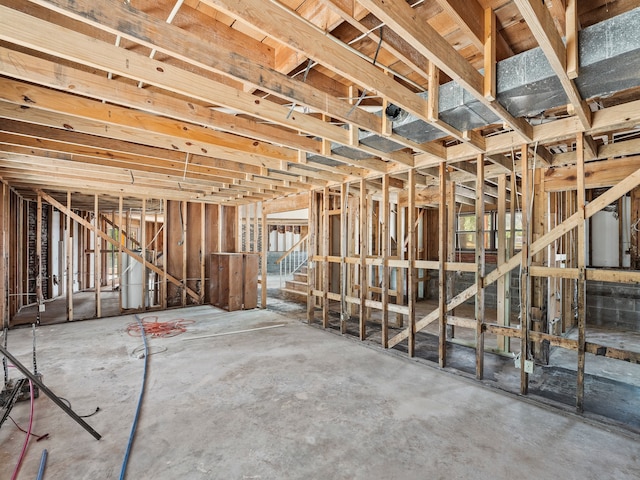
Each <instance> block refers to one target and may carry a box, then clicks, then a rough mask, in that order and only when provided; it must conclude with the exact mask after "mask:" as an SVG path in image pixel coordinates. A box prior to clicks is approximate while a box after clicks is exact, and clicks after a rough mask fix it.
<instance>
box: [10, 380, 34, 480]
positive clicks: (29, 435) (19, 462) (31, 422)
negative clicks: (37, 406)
mask: <svg viewBox="0 0 640 480" xmlns="http://www.w3.org/2000/svg"><path fill="white" fill-rule="evenodd" d="M29 390H30V391H31V413H30V414H29V428H27V436H26V438H25V439H24V445H23V446H22V452H20V458H18V463H16V467H15V469H14V470H13V475H11V480H16V479H17V478H18V472H19V471H20V467H21V466H22V461H23V460H24V457H25V454H26V453H27V446H28V445H29V439H30V438H31V427H33V405H34V403H35V402H34V400H35V397H34V395H33V382H32V381H31V379H29Z"/></svg>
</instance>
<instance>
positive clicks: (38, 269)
mask: <svg viewBox="0 0 640 480" xmlns="http://www.w3.org/2000/svg"><path fill="white" fill-rule="evenodd" d="M96 221H97V218H96ZM43 300H44V299H43V298H42V197H41V196H40V195H38V202H37V207H36V302H37V303H38V310H40V308H41V307H40V305H43V306H44V301H43ZM39 316H40V313H38V317H39Z"/></svg>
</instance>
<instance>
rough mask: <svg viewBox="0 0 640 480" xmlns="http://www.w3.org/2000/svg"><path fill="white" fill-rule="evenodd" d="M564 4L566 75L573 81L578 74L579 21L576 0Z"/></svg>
mask: <svg viewBox="0 0 640 480" xmlns="http://www.w3.org/2000/svg"><path fill="white" fill-rule="evenodd" d="M566 2H567V7H566V10H565V12H566V48H567V75H568V76H569V78H570V79H575V78H577V77H578V75H579V74H580V59H579V54H580V50H579V47H578V31H579V29H580V25H579V23H580V21H579V19H578V0H566ZM554 3H556V2H554Z"/></svg>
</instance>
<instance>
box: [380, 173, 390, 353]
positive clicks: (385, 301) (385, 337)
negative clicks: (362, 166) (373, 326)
mask: <svg viewBox="0 0 640 480" xmlns="http://www.w3.org/2000/svg"><path fill="white" fill-rule="evenodd" d="M381 206H382V212H381V221H382V229H381V235H382V251H381V252H380V253H381V255H382V258H383V262H384V263H383V265H382V292H381V294H382V330H381V332H380V341H381V343H382V348H387V346H388V344H389V283H390V281H391V275H390V272H389V257H390V256H391V235H390V224H389V223H390V218H391V214H390V210H391V208H390V207H391V204H390V203H389V175H388V174H385V175H383V176H382V205H381Z"/></svg>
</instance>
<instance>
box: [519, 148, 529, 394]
mask: <svg viewBox="0 0 640 480" xmlns="http://www.w3.org/2000/svg"><path fill="white" fill-rule="evenodd" d="M528 155H529V151H528V148H527V145H526V144H524V145H522V148H521V164H522V173H521V182H522V207H521V208H522V250H521V255H522V260H521V262H522V263H521V265H522V273H521V280H520V393H521V394H522V395H526V394H527V393H528V391H529V374H528V373H527V372H526V371H525V361H526V360H528V355H529V324H530V322H529V298H530V290H531V285H530V278H529V265H530V261H531V256H530V253H529V247H530V243H531V235H530V228H529V202H530V200H529V195H530V192H529V158H528Z"/></svg>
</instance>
